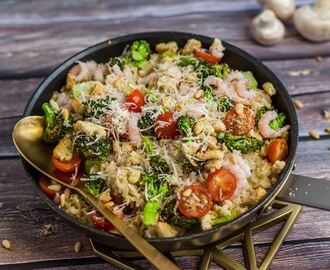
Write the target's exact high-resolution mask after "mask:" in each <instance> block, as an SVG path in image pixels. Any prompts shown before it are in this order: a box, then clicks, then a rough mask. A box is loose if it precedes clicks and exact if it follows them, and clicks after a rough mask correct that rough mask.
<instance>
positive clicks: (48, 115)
mask: <svg viewBox="0 0 330 270" xmlns="http://www.w3.org/2000/svg"><path fill="white" fill-rule="evenodd" d="M42 110H43V112H44V114H45V124H46V127H45V129H44V131H43V133H42V137H41V139H42V140H43V141H44V142H46V143H57V142H58V141H59V140H61V139H62V138H63V137H64V135H65V134H66V133H67V132H68V131H69V130H70V129H71V127H72V123H73V120H72V117H71V116H70V115H69V116H68V117H67V119H64V116H63V114H57V113H56V112H55V111H54V110H53V109H52V107H51V106H50V104H49V103H47V102H46V103H44V104H42Z"/></svg>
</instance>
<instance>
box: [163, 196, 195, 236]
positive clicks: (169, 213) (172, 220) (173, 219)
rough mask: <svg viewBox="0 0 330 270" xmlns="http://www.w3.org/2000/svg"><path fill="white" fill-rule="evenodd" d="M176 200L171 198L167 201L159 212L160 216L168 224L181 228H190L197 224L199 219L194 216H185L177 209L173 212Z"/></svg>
mask: <svg viewBox="0 0 330 270" xmlns="http://www.w3.org/2000/svg"><path fill="white" fill-rule="evenodd" d="M175 203H176V200H175V199H174V200H171V201H170V202H168V203H167V204H166V205H165V206H164V208H163V209H162V211H161V212H160V216H161V217H162V218H163V219H164V220H165V221H166V222H167V223H169V224H171V225H173V226H177V227H181V228H183V229H186V230H188V229H192V228H194V227H198V226H199V221H198V219H196V218H192V217H186V216H184V215H182V214H181V213H180V211H177V212H176V213H174V209H175Z"/></svg>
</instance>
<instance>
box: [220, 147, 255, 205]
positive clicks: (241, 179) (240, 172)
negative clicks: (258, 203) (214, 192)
mask: <svg viewBox="0 0 330 270" xmlns="http://www.w3.org/2000/svg"><path fill="white" fill-rule="evenodd" d="M232 159H235V160H236V162H233V161H232ZM223 168H225V169H227V170H229V171H231V172H232V174H233V175H234V176H235V178H236V189H235V191H234V194H233V195H232V196H231V198H230V199H234V198H235V197H237V196H238V195H239V194H240V193H241V192H242V191H243V190H245V188H246V187H247V185H248V181H247V178H248V177H250V176H251V169H250V167H249V165H248V164H247V163H246V161H244V159H243V158H242V157H241V156H240V155H238V154H236V153H233V154H229V155H226V157H225V160H224V163H223Z"/></svg>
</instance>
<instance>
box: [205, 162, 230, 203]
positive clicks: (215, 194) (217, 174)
mask: <svg viewBox="0 0 330 270" xmlns="http://www.w3.org/2000/svg"><path fill="white" fill-rule="evenodd" d="M206 186H207V189H208V191H209V192H210V194H211V196H212V199H213V201H215V202H223V201H224V200H226V199H229V198H230V197H231V196H232V195H233V194H234V191H235V189H236V178H235V176H234V175H233V174H232V173H231V172H230V171H228V170H226V169H223V168H221V169H218V170H215V171H214V172H213V173H211V174H210V175H209V176H208V178H207V179H206Z"/></svg>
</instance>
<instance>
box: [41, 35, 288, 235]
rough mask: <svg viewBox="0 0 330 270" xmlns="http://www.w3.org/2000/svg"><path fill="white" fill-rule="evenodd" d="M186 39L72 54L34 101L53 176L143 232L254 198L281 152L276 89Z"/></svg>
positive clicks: (191, 222)
mask: <svg viewBox="0 0 330 270" xmlns="http://www.w3.org/2000/svg"><path fill="white" fill-rule="evenodd" d="M225 53H226V51H225V48H224V47H223V45H222V43H221V41H220V40H218V39H215V40H214V42H213V44H212V45H211V47H210V48H208V49H205V48H203V47H202V43H201V42H200V41H198V40H195V39H190V40H188V41H187V43H186V44H185V45H184V47H183V48H179V47H178V45H177V43H176V42H173V41H172V42H167V43H160V44H157V45H156V46H155V51H152V50H151V47H150V45H149V44H148V43H147V42H146V41H143V40H136V41H134V42H133V43H132V44H131V45H130V46H127V48H126V49H125V50H124V52H123V54H122V55H121V56H119V57H114V58H111V59H106V60H105V61H106V63H96V62H94V61H93V60H91V61H87V62H77V63H76V64H75V65H74V66H73V67H72V68H71V69H70V71H69V72H68V74H67V78H66V84H65V85H64V86H63V87H62V88H61V89H59V91H56V92H54V93H53V95H52V97H51V99H50V100H49V102H47V103H44V104H43V106H42V110H43V112H44V115H45V130H44V133H43V137H42V139H43V140H44V142H45V143H47V144H52V145H54V151H53V158H52V162H53V164H54V166H55V167H56V169H57V172H58V177H59V178H60V179H62V180H65V181H74V182H76V183H78V182H82V183H83V184H84V187H85V189H86V191H88V192H90V193H91V194H92V195H93V196H95V197H96V198H98V199H99V200H100V201H101V202H102V203H104V205H105V206H106V207H108V208H109V209H110V210H111V211H113V212H114V213H115V214H116V215H117V216H118V217H119V218H121V219H123V220H124V221H125V222H127V223H128V224H129V226H131V227H132V228H134V229H136V230H137V231H139V232H140V233H141V234H142V235H144V236H145V237H174V236H177V235H181V234H184V233H185V232H186V231H187V230H198V229H200V228H201V229H202V230H208V229H210V228H212V227H213V226H215V225H217V224H221V223H224V222H227V221H230V220H232V219H234V218H235V217H236V216H238V215H240V214H241V213H243V212H245V211H247V209H248V208H249V207H251V206H253V205H254V204H256V203H257V202H258V201H259V200H261V199H262V198H263V197H264V196H265V195H266V193H267V190H269V189H270V188H271V187H272V185H274V184H275V182H276V180H277V177H278V174H279V173H280V172H281V170H282V169H283V168H284V166H285V163H286V159H287V156H288V144H287V138H288V130H289V128H290V126H289V125H286V116H285V114H284V113H283V112H280V111H278V110H277V109H276V108H275V107H274V106H273V105H272V100H271V96H272V95H274V94H275V93H276V89H275V88H274V86H273V85H272V83H270V82H266V83H264V84H262V85H260V83H259V82H258V81H257V80H256V78H255V77H254V74H253V73H252V72H251V71H248V70H236V69H234V68H232V67H230V66H229V65H228V64H227V63H225V62H224V61H223V56H224V54H225ZM39 184H40V187H41V189H42V190H43V191H44V192H45V193H46V194H47V195H48V196H49V197H51V198H52V199H53V200H54V202H55V203H56V204H58V205H59V207H61V208H62V209H63V210H64V211H66V212H67V213H68V214H71V215H73V216H75V217H77V218H78V219H80V220H82V221H84V222H89V223H90V224H93V225H94V226H95V227H97V228H100V229H102V230H105V231H109V232H115V229H114V228H113V226H112V225H111V224H110V223H109V222H108V221H106V220H104V218H103V217H102V216H101V215H100V214H99V213H97V212H96V211H95V210H94V209H92V208H91V207H90V206H89V205H88V204H87V203H86V202H84V200H83V199H82V198H81V197H79V196H78V195H77V194H73V193H72V192H70V190H69V189H64V187H61V186H60V185H58V184H56V183H54V182H52V181H51V180H49V179H47V178H46V177H41V178H40V180H39Z"/></svg>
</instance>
